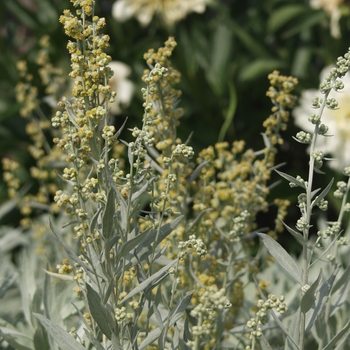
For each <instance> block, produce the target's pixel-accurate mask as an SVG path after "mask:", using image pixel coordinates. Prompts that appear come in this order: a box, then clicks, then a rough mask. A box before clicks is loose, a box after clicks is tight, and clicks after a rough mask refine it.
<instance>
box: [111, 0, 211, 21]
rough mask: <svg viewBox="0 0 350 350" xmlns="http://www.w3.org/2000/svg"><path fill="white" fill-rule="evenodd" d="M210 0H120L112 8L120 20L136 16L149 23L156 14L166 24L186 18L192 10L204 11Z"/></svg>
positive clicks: (114, 14)
mask: <svg viewBox="0 0 350 350" xmlns="http://www.w3.org/2000/svg"><path fill="white" fill-rule="evenodd" d="M209 1H210V0H118V1H116V2H115V3H114V5H113V8H112V16H113V17H114V18H115V19H117V20H119V21H126V20H127V19H129V18H130V17H136V18H137V19H138V21H139V22H140V23H141V24H142V25H143V26H146V25H148V24H149V23H150V22H151V20H152V18H153V16H154V15H158V16H159V17H161V18H162V20H163V21H164V22H165V24H166V25H169V26H171V25H173V24H174V23H175V22H178V21H180V20H181V19H183V18H185V17H186V16H187V15H188V14H189V13H190V12H197V13H203V12H204V11H205V7H206V5H207V4H208V3H209Z"/></svg>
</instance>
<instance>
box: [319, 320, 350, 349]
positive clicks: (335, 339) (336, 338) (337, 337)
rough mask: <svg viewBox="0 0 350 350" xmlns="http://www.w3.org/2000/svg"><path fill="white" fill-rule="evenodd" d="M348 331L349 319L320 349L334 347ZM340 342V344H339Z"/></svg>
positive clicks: (349, 328) (344, 338) (349, 326)
mask: <svg viewBox="0 0 350 350" xmlns="http://www.w3.org/2000/svg"><path fill="white" fill-rule="evenodd" d="M349 332H350V320H349V321H348V322H347V323H346V325H345V326H344V327H343V328H342V329H341V330H340V331H339V333H338V334H336V335H335V336H334V337H333V338H332V339H331V341H330V342H329V343H328V344H327V345H326V346H325V347H324V348H323V349H322V350H331V349H335V347H334V346H335V345H336V344H337V343H338V346H339V345H341V343H343V342H344V341H345V340H346V339H347V337H348V335H349ZM339 343H340V344H339Z"/></svg>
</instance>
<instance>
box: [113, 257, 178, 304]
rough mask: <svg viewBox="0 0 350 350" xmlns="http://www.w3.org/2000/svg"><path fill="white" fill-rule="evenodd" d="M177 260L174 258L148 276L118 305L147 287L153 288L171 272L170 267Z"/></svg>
mask: <svg viewBox="0 0 350 350" xmlns="http://www.w3.org/2000/svg"><path fill="white" fill-rule="evenodd" d="M176 262H177V260H173V261H172V262H170V263H169V264H167V265H165V266H164V267H163V268H161V269H160V270H159V271H157V272H156V273H154V274H153V275H152V276H150V277H148V278H147V279H146V280H145V281H143V282H142V283H140V284H139V285H138V286H136V287H135V288H134V289H133V290H132V291H131V292H130V293H129V294H128V295H127V296H126V297H125V298H124V299H123V300H121V301H120V302H119V304H118V305H122V304H124V303H125V302H126V301H128V300H129V299H130V298H132V297H133V296H134V295H136V294H138V293H141V292H143V291H144V290H145V289H152V288H154V287H155V286H157V285H158V284H159V283H160V282H161V281H162V280H163V279H164V278H165V277H167V276H168V274H169V269H170V268H171V267H172V266H173V265H175V264H176Z"/></svg>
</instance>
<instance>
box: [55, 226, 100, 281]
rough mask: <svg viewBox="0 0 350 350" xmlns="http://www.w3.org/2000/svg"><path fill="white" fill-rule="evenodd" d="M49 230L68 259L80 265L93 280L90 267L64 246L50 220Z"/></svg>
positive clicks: (64, 243)
mask: <svg viewBox="0 0 350 350" xmlns="http://www.w3.org/2000/svg"><path fill="white" fill-rule="evenodd" d="M50 228H51V231H52V232H53V234H54V235H55V236H56V237H57V238H58V240H59V242H60V243H61V244H62V246H63V248H64V249H65V250H66V252H67V254H68V255H69V257H70V258H71V259H72V260H73V261H75V262H76V263H77V264H78V265H80V266H81V267H83V268H84V270H85V271H86V272H87V273H89V272H90V274H89V277H92V279H93V280H95V278H93V275H92V274H93V271H92V269H91V267H90V266H88V265H87V264H85V263H84V262H83V261H82V260H81V259H80V258H79V257H78V256H77V255H76V254H75V253H74V252H73V250H72V249H71V248H70V247H69V246H68V245H67V244H66V242H65V241H64V239H63V238H62V237H61V235H60V234H59V233H58V232H56V231H55V228H54V227H53V224H52V221H51V219H50Z"/></svg>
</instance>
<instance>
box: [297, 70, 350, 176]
mask: <svg viewBox="0 0 350 350" xmlns="http://www.w3.org/2000/svg"><path fill="white" fill-rule="evenodd" d="M330 68H331V67H326V68H325V69H324V70H323V71H322V73H321V77H320V78H321V82H322V81H324V78H325V76H326V75H327V74H328V73H329V71H330ZM342 81H343V83H344V86H345V87H344V89H343V90H340V91H339V92H335V91H334V90H332V91H331V93H330V95H329V98H335V99H336V100H337V102H338V108H337V109H335V110H331V109H328V108H325V109H324V111H323V114H322V117H321V122H322V123H323V124H325V125H326V126H328V127H329V129H328V132H327V135H333V136H332V137H330V136H326V137H324V136H319V137H318V138H317V145H316V147H317V149H318V150H320V151H322V152H323V153H324V154H325V155H326V156H327V155H328V156H331V157H333V158H334V160H331V161H329V162H328V164H329V166H330V167H332V168H333V169H335V170H338V171H343V169H344V168H345V167H346V166H349V165H350V152H348V151H347V150H349V149H350V127H349V125H350V103H349V101H350V75H349V73H348V74H347V75H346V76H345V77H344V78H343V79H342ZM314 97H320V98H322V99H324V95H322V94H321V93H320V92H319V91H318V90H316V89H310V90H306V91H304V92H303V93H302V95H301V97H300V100H299V101H300V105H299V106H298V107H297V108H295V110H294V112H293V115H294V118H295V124H296V125H297V126H299V127H300V128H301V129H302V130H303V131H306V132H309V133H312V132H313V130H314V125H313V124H311V123H310V122H309V121H308V118H309V117H311V115H313V114H317V112H318V111H319V110H317V109H316V110H315V109H314V108H312V106H311V100H312V98H314Z"/></svg>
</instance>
